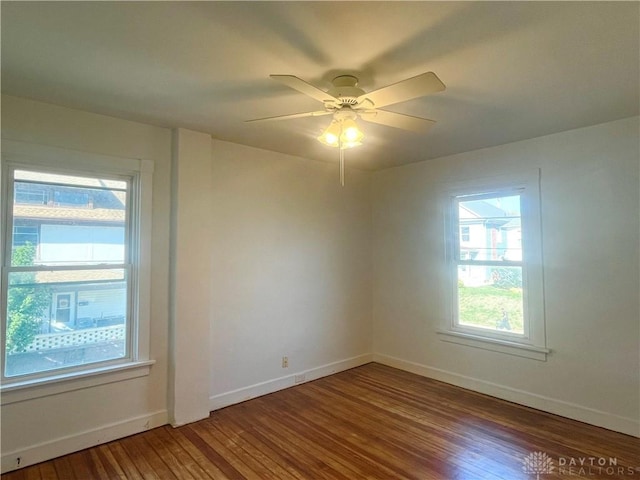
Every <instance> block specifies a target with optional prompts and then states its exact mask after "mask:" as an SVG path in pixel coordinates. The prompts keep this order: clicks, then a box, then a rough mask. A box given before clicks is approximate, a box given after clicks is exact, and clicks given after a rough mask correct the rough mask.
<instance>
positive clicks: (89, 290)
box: [5, 268, 128, 377]
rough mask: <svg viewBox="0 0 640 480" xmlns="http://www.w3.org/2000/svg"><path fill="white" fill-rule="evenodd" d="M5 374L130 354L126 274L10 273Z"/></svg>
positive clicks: (121, 271)
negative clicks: (127, 345)
mask: <svg viewBox="0 0 640 480" xmlns="http://www.w3.org/2000/svg"><path fill="white" fill-rule="evenodd" d="M7 290H8V291H7V315H6V318H7V325H6V331H7V336H6V357H5V376H7V377H10V376H16V375H24V374H30V373H38V372H43V371H48V370H54V369H58V368H66V367H74V366H78V365H84V364H90V363H94V362H102V361H107V360H114V359H118V358H123V357H125V356H126V355H127V347H126V344H127V342H126V336H127V334H126V332H127V322H128V319H127V280H126V275H125V270H124V269H122V268H118V269H105V270H100V269H94V270H72V271H40V272H11V273H10V274H9V286H8V289H7Z"/></svg>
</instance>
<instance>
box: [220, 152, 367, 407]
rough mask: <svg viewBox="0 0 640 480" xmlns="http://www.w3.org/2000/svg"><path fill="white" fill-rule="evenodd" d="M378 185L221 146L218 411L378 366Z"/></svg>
mask: <svg viewBox="0 0 640 480" xmlns="http://www.w3.org/2000/svg"><path fill="white" fill-rule="evenodd" d="M328 153H332V151H329V152H328ZM333 153H336V160H337V152H333ZM370 180H371V174H370V173H369V172H361V171H356V170H350V169H349V170H347V172H346V186H345V187H344V188H343V187H341V186H340V184H339V173H338V165H337V161H336V163H335V164H330V163H321V162H314V161H309V160H304V159H301V158H298V157H291V156H286V155H282V154H277V153H272V152H267V151H264V150H259V149H255V148H250V147H245V146H241V145H236V144H231V143H227V142H222V141H214V142H213V203H212V205H211V219H212V222H213V225H212V229H213V232H212V233H213V243H212V252H213V265H212V278H213V285H212V291H211V321H212V324H211V328H212V330H211V342H212V351H211V359H210V361H211V396H212V402H211V406H212V408H217V407H220V406H223V405H227V404H229V403H232V402H233V401H239V400H243V399H245V398H248V397H251V396H255V395H257V394H259V393H265V392H266V391H272V390H274V389H277V388H282V387H285V386H289V385H291V384H292V383H293V378H292V375H293V374H294V373H300V372H307V380H309V379H310V378H313V377H315V376H318V375H322V374H326V373H330V372H331V371H333V370H336V369H341V368H345V367H348V366H354V365H355V364H360V363H363V362H366V361H368V360H370V355H369V354H370V352H371V329H372V327H371V283H370V278H371V197H370V184H371V182H370ZM283 356H287V357H288V358H289V367H288V368H286V369H283V368H282V367H281V360H282V357H283ZM281 377H285V378H281ZM265 382H266V383H265Z"/></svg>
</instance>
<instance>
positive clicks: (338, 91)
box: [327, 75, 365, 105]
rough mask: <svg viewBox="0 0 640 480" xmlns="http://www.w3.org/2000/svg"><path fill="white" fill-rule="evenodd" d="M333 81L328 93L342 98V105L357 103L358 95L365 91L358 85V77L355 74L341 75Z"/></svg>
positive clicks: (339, 98)
mask: <svg viewBox="0 0 640 480" xmlns="http://www.w3.org/2000/svg"><path fill="white" fill-rule="evenodd" d="M331 83H332V84H333V87H332V88H331V89H330V90H329V91H328V92H327V93H328V94H329V95H332V96H334V97H336V98H337V99H338V100H340V105H356V104H357V103H358V97H359V96H361V95H364V93H365V91H364V90H362V89H361V88H359V87H358V86H357V85H358V79H357V78H356V77H354V76H353V75H340V76H339V77H336V78H334V79H333V81H332V82H331Z"/></svg>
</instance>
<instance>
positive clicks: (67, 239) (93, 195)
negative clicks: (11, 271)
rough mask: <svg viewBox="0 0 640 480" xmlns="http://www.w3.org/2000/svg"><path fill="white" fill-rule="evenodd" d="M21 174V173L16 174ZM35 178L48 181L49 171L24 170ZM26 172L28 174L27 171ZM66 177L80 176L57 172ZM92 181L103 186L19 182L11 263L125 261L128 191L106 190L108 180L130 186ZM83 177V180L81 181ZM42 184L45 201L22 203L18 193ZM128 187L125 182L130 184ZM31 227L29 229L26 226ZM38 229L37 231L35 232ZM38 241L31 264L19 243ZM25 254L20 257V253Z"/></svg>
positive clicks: (58, 263)
mask: <svg viewBox="0 0 640 480" xmlns="http://www.w3.org/2000/svg"><path fill="white" fill-rule="evenodd" d="M16 173H18V172H16ZM22 173H25V174H27V173H28V176H29V177H30V178H31V179H34V178H38V180H39V181H41V182H42V181H44V180H45V179H49V178H50V177H52V175H50V174H44V173H43V174H40V173H36V172H22ZM23 176H25V175H23ZM55 177H59V178H57V180H59V181H61V180H62V179H64V180H67V181H68V180H69V179H76V178H77V177H67V176H62V175H56V176H55ZM80 180H82V181H84V182H85V183H88V182H89V180H92V181H93V182H94V183H97V184H100V185H101V188H89V187H84V186H83V187H77V186H71V185H70V184H66V185H61V184H58V183H56V184H54V183H38V184H31V183H27V182H18V181H16V182H15V183H14V186H15V188H14V191H15V192H16V196H15V201H14V205H13V231H14V235H13V243H12V247H13V254H12V259H11V264H12V265H14V266H16V265H79V264H97V263H100V264H102V263H124V262H125V258H126V257H125V220H126V209H127V205H126V202H127V195H126V192H125V191H122V190H118V189H110V188H106V186H105V185H107V184H114V183H117V184H125V182H122V181H117V182H114V181H111V180H100V179H80ZM78 181H79V180H78ZM34 186H37V187H38V189H39V191H40V192H41V193H42V196H43V198H44V200H43V202H36V201H25V202H21V201H20V198H18V192H21V191H22V192H26V191H28V190H29V189H30V188H32V187H34ZM125 186H126V184H125ZM25 225H29V226H30V229H31V230H29V232H31V234H27V230H25V227H24V226H25ZM33 232H36V235H33ZM27 243H31V244H32V245H34V247H35V249H34V251H33V252H32V258H31V259H30V260H29V262H30V263H26V264H25V263H24V261H25V258H24V252H19V251H17V248H18V247H21V246H24V245H26V244H27ZM19 255H21V256H20V257H18V256H19Z"/></svg>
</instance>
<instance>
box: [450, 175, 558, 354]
mask: <svg viewBox="0 0 640 480" xmlns="http://www.w3.org/2000/svg"><path fill="white" fill-rule="evenodd" d="M444 197H445V202H444V203H445V218H446V222H445V230H446V231H445V236H446V247H447V252H446V262H447V271H448V287H447V290H448V293H449V295H448V296H447V298H448V299H449V301H448V307H449V308H448V313H447V318H446V321H445V322H444V326H443V328H442V330H441V331H440V333H441V334H442V338H443V340H446V341H449V342H454V343H461V344H466V345H470V346H474V347H480V348H487V349H490V350H495V351H500V352H504V353H510V354H514V355H518V356H524V357H527V358H534V359H538V360H544V359H546V354H547V353H548V351H549V350H548V349H547V348H546V340H545V324H544V308H543V304H544V303H543V284H542V280H543V277H542V273H543V272H542V250H541V247H542V246H541V225H540V198H539V172H538V171H536V172H531V173H527V174H524V175H517V176H516V175H513V176H504V177H500V178H494V179H486V180H474V181H469V182H464V183H460V184H456V185H452V186H450V188H449V189H448V190H447V192H446V194H445V195H444Z"/></svg>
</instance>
